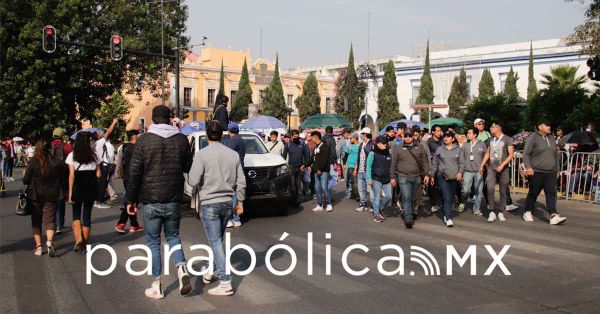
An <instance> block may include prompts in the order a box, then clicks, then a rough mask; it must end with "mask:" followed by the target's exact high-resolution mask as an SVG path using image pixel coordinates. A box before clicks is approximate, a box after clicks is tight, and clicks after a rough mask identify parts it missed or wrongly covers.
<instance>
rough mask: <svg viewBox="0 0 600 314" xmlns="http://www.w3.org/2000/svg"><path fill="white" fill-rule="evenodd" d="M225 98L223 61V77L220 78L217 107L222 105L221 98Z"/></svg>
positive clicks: (216, 99)
mask: <svg viewBox="0 0 600 314" xmlns="http://www.w3.org/2000/svg"><path fill="white" fill-rule="evenodd" d="M223 96H225V69H224V67H223V59H221V75H220V76H219V92H218V93H217V97H215V107H217V105H219V104H220V103H221V98H222V97H223Z"/></svg>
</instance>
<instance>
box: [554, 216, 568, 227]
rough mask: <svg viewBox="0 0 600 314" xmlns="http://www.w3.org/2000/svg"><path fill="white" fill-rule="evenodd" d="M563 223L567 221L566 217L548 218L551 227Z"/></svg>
mask: <svg viewBox="0 0 600 314" xmlns="http://www.w3.org/2000/svg"><path fill="white" fill-rule="evenodd" d="M565 221H567V217H561V216H560V215H559V214H555V215H554V216H552V217H550V224H551V225H560V224H562V223H563V222H565Z"/></svg>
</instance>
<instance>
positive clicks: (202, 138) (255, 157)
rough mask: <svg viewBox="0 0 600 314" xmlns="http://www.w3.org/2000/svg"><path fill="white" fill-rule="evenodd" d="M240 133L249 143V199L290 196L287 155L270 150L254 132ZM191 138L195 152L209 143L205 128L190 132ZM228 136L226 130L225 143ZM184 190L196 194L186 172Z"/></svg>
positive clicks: (245, 142) (247, 162)
mask: <svg viewBox="0 0 600 314" xmlns="http://www.w3.org/2000/svg"><path fill="white" fill-rule="evenodd" d="M239 135H240V136H241V137H242V140H243V141H244V144H245V145H246V156H245V157H244V174H245V175H246V199H249V198H253V199H254V198H264V197H273V198H278V199H285V200H290V199H291V193H290V184H291V182H290V171H289V166H288V164H287V163H286V161H285V159H283V157H281V156H277V155H274V154H271V153H269V151H268V150H267V147H266V146H265V144H264V143H263V141H262V140H261V139H260V137H259V136H258V135H256V134H255V133H252V132H240V134H239ZM188 139H189V141H190V146H191V150H192V151H191V153H192V155H194V154H195V153H196V152H197V151H199V150H201V149H202V148H204V147H206V146H207V145H208V140H207V138H206V132H204V131H199V132H194V133H192V134H190V135H188ZM228 140H229V134H228V133H227V132H224V133H223V139H222V140H221V142H222V143H223V144H226V143H227V141H228ZM185 194H187V195H188V196H190V197H192V194H194V191H193V187H192V186H190V185H189V184H187V174H186V184H185ZM195 203H196V202H195V197H192V202H191V207H192V208H195V207H196V205H195Z"/></svg>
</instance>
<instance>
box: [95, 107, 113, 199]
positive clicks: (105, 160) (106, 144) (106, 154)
mask: <svg viewBox="0 0 600 314" xmlns="http://www.w3.org/2000/svg"><path fill="white" fill-rule="evenodd" d="M116 124H117V119H116V118H115V119H113V122H112V123H111V125H110V127H109V128H108V129H107V130H106V133H104V134H99V133H96V144H95V145H96V146H95V151H96V161H97V162H98V166H99V167H100V172H101V174H102V175H101V177H100V178H98V198H97V200H96V202H95V203H94V207H96V208H110V207H111V206H110V205H108V204H106V203H105V199H106V198H105V194H106V189H107V188H108V185H109V183H110V178H111V177H112V175H113V173H114V170H115V147H114V146H113V145H112V144H111V143H110V141H109V140H108V139H109V136H110V134H111V133H112V132H113V130H114V129H115V125H116ZM114 199H116V194H114V190H113V196H111V200H114Z"/></svg>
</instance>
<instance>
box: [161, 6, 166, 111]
mask: <svg viewBox="0 0 600 314" xmlns="http://www.w3.org/2000/svg"><path fill="white" fill-rule="evenodd" d="M163 11H164V0H160V53H161V54H163V55H164V54H165V38H164V28H165V14H164V12H163ZM160 73H161V74H160V77H161V87H162V93H161V99H162V105H163V106H164V105H165V59H164V58H162V57H161V58H160Z"/></svg>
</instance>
